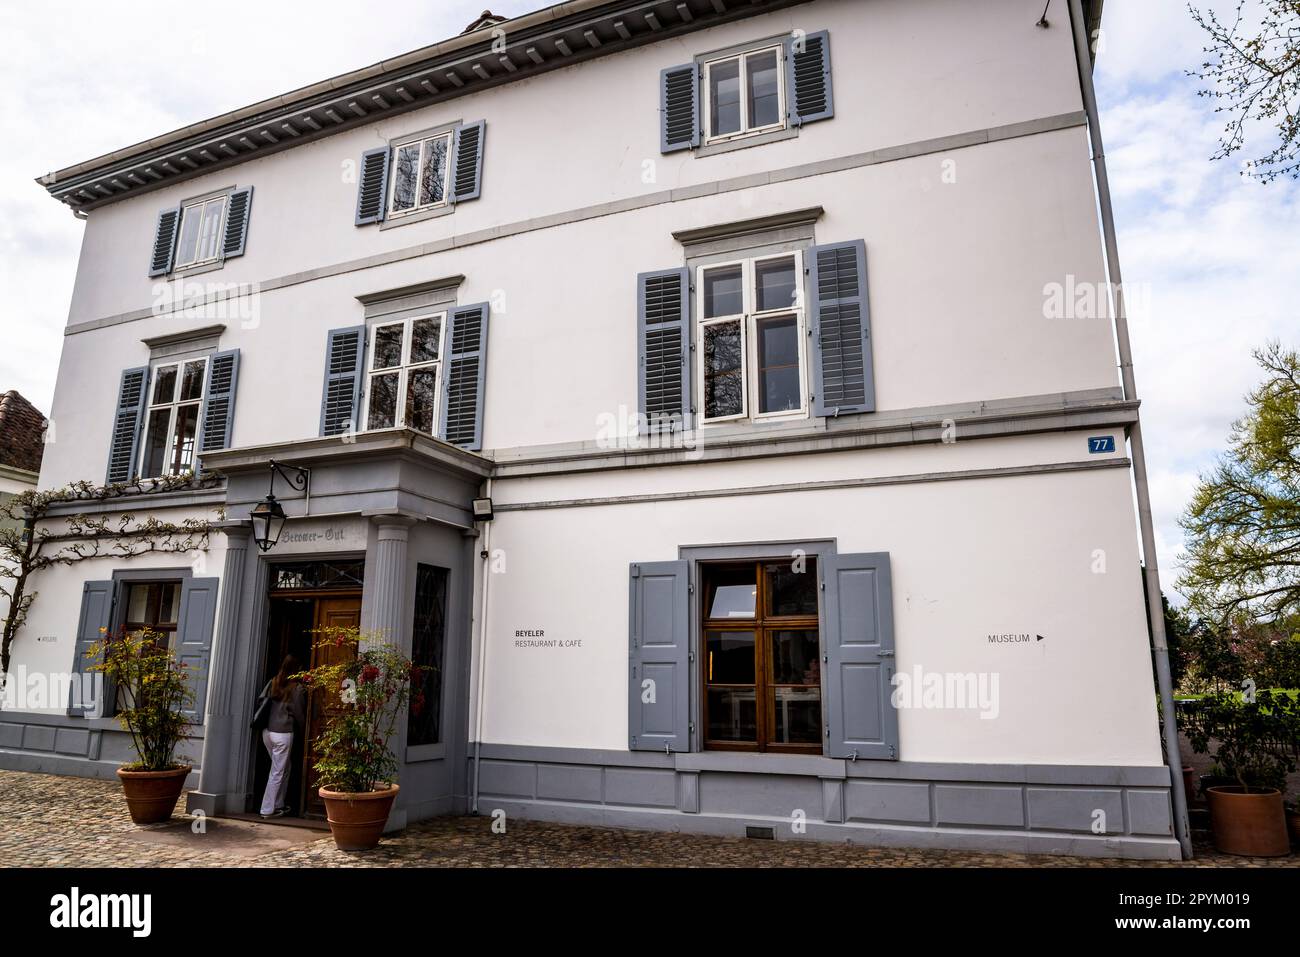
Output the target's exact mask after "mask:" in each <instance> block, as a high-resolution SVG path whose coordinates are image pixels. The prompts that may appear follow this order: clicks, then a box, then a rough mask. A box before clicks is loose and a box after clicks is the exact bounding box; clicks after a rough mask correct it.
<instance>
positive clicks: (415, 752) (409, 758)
mask: <svg viewBox="0 0 1300 957" xmlns="http://www.w3.org/2000/svg"><path fill="white" fill-rule="evenodd" d="M445 757H447V746H446V745H445V744H414V745H411V746H410V747H408V748H407V749H406V763H407V764H418V763H419V762H421V761H441V760H443V759H444V758H445Z"/></svg>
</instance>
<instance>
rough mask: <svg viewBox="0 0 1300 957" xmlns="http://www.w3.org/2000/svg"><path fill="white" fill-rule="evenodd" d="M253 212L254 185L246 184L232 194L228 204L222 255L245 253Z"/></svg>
mask: <svg viewBox="0 0 1300 957" xmlns="http://www.w3.org/2000/svg"><path fill="white" fill-rule="evenodd" d="M252 214H253V187H251V186H245V187H244V188H243V189H237V190H235V191H234V192H233V193H231V194H230V199H229V200H227V205H226V235H225V236H224V237H223V239H222V242H221V255H222V256H223V257H224V258H226V259H230V258H232V257H234V256H242V255H244V247H245V246H247V245H248V220H249V218H250V217H251V216H252Z"/></svg>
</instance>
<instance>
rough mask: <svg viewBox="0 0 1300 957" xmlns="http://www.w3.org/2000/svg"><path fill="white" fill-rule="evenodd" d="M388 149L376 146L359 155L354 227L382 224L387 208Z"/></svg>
mask: <svg viewBox="0 0 1300 957" xmlns="http://www.w3.org/2000/svg"><path fill="white" fill-rule="evenodd" d="M388 153H389V150H388V147H387V146H378V147H375V148H374V149H372V150H366V151H365V152H364V153H362V154H361V170H360V172H359V173H358V175H357V220H356V225H358V226H365V225H367V224H368V223H378V222H383V219H384V211H385V208H386V207H387V206H388Z"/></svg>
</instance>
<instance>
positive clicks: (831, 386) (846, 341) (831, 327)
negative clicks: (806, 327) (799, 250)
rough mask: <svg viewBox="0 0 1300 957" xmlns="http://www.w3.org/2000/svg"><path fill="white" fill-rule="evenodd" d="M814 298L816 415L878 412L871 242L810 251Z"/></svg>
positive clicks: (830, 246)
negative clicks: (869, 265)
mask: <svg viewBox="0 0 1300 957" xmlns="http://www.w3.org/2000/svg"><path fill="white" fill-rule="evenodd" d="M806 255H807V257H808V262H809V267H808V269H809V274H810V281H809V286H810V287H811V289H810V296H811V299H812V347H813V395H814V397H815V398H814V402H813V406H814V412H815V414H816V415H845V414H848V413H853V412H872V411H874V410H875V408H876V383H875V377H874V375H873V373H872V369H871V316H870V312H869V310H868V307H867V244H866V243H865V242H864V241H862V240H860V239H859V240H854V241H853V242H847V243H831V244H829V245H826V246H814V247H812V248H811V249H809V250H808V252H807V253H806Z"/></svg>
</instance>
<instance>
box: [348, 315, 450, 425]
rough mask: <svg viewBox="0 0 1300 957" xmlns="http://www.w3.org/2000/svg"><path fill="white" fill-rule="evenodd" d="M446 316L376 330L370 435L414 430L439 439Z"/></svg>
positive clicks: (369, 370)
mask: <svg viewBox="0 0 1300 957" xmlns="http://www.w3.org/2000/svg"><path fill="white" fill-rule="evenodd" d="M446 321H447V314H446V313H445V312H440V313H435V314H432V315H428V316H418V317H415V318H410V319H399V320H397V321H396V322H384V323H380V324H378V325H376V326H374V327H373V328H372V329H371V330H370V360H369V367H368V368H367V370H366V380H367V381H366V416H365V420H364V421H365V423H366V428H367V429H393V428H408V429H414V430H415V431H417V432H424V433H426V434H427V435H433V434H434V433H435V432H436V431H437V427H438V412H439V411H440V410H439V409H438V391H439V390H438V386H439V384H440V383H439V380H438V376H439V375H440V374H441V372H442V343H443V331H444V327H445V325H446Z"/></svg>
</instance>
